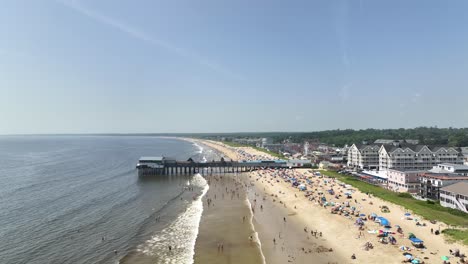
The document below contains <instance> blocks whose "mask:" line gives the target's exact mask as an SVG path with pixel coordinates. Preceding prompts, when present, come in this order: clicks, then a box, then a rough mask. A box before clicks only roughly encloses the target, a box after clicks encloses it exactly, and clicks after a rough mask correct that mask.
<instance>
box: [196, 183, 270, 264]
mask: <svg viewBox="0 0 468 264" xmlns="http://www.w3.org/2000/svg"><path fill="white" fill-rule="evenodd" d="M238 177H239V176H238V175H237V176H236V175H235V174H225V175H222V174H220V175H214V176H210V175H205V178H206V180H207V181H208V184H209V186H210V189H209V190H208V192H207V194H206V195H205V197H204V198H203V208H204V209H203V214H202V218H201V221H200V228H199V233H198V237H197V241H196V244H195V256H194V260H195V263H200V264H211V263H213V264H215V263H216V264H218V263H219V264H222V263H242V264H254V263H255V264H256V263H263V258H262V256H261V252H260V249H259V245H258V243H257V242H256V241H255V240H256V239H255V237H256V236H255V234H254V230H253V226H252V225H251V222H250V219H251V211H250V208H249V206H248V204H247V203H246V192H245V190H244V189H245V185H243V184H242V183H240V182H239V181H238ZM209 201H211V202H210V203H209ZM244 217H245V218H244ZM250 236H252V238H253V240H252V241H250V239H249V237H250ZM221 245H222V247H220V246H221Z"/></svg>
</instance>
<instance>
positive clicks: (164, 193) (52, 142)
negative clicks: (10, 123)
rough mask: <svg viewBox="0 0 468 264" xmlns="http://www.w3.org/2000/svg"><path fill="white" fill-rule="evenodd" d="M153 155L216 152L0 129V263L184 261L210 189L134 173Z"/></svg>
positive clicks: (194, 178) (202, 156) (188, 180)
mask: <svg viewBox="0 0 468 264" xmlns="http://www.w3.org/2000/svg"><path fill="white" fill-rule="evenodd" d="M159 155H165V156H168V157H173V158H177V159H181V160H186V159H188V158H193V159H194V160H211V159H217V158H218V155H217V154H216V153H215V152H214V151H212V150H209V149H206V148H205V149H204V148H203V147H202V146H199V145H196V144H193V143H191V142H188V141H182V140H176V139H167V138H158V137H131V136H1V137H0V181H1V184H0V199H1V203H0V259H1V263H28V264H29V263H182V264H183V263H192V262H193V255H194V247H195V241H196V237H197V233H198V226H199V222H200V218H201V214H202V211H203V205H202V202H201V197H202V196H203V195H204V193H206V191H207V189H208V186H207V183H206V181H205V180H204V178H203V177H201V176H200V175H199V174H196V175H171V176H158V177H138V175H137V171H136V169H135V165H136V163H137V161H138V158H139V157H141V156H159ZM188 186H190V187H191V188H193V191H192V190H191V189H188V188H187V187H188ZM169 246H171V248H172V250H170V251H169V250H168V247H169Z"/></svg>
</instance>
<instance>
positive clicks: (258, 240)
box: [245, 195, 266, 264]
mask: <svg viewBox="0 0 468 264" xmlns="http://www.w3.org/2000/svg"><path fill="white" fill-rule="evenodd" d="M245 202H246V204H247V206H248V207H249V210H250V220H249V222H250V227H251V228H252V230H253V231H254V238H255V241H257V243H258V249H259V250H260V255H261V256H262V263H263V264H266V261H265V255H264V254H263V251H262V242H261V241H260V239H259V238H258V232H257V231H255V226H254V224H253V216H254V215H253V211H252V204H251V203H250V200H249V197H248V196H247V195H246V196H245Z"/></svg>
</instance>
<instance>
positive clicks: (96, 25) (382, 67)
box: [0, 0, 468, 134]
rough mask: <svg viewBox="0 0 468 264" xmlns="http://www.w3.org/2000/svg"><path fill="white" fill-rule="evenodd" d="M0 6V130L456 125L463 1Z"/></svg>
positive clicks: (119, 0)
mask: <svg viewBox="0 0 468 264" xmlns="http://www.w3.org/2000/svg"><path fill="white" fill-rule="evenodd" d="M0 5H1V8H0V134H46V133H170V132H251V131H319V130H327V129H337V128H340V129H346V128H353V129H361V128H402V127H403V128H409V127H417V126H438V127H468V26H467V25H468V16H467V15H466V14H467V13H468V1H465V0H450V1H441V0H412V1H408V0H387V1H384V0H372V1H371V0H356V1H352V0H348V1H346V0H316V1H312V0H306V1H284V0H281V1H280V0H255V1H252V0H235V1H227V0H226V1H223V0H197V1H194V0H167V1H159V0H138V1H131V0H125V1H124V0H74V1H73V0H34V1H32V0H1V1H0Z"/></svg>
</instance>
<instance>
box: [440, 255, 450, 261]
mask: <svg viewBox="0 0 468 264" xmlns="http://www.w3.org/2000/svg"><path fill="white" fill-rule="evenodd" d="M440 258H441V259H442V260H443V261H447V260H449V257H447V256H442V257H440Z"/></svg>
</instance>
